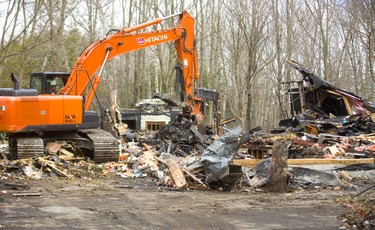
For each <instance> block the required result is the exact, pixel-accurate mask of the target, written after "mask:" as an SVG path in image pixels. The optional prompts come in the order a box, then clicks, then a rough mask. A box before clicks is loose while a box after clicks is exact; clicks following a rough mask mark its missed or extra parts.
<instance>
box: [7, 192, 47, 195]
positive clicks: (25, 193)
mask: <svg viewBox="0 0 375 230" xmlns="http://www.w3.org/2000/svg"><path fill="white" fill-rule="evenodd" d="M41 195H42V193H40V192H21V193H13V196H41Z"/></svg>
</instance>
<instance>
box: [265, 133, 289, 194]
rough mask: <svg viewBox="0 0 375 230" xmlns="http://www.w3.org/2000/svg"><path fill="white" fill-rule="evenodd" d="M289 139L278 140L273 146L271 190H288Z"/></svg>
mask: <svg viewBox="0 0 375 230" xmlns="http://www.w3.org/2000/svg"><path fill="white" fill-rule="evenodd" d="M287 146H288V141H286V140H277V141H275V142H274V143H273V148H272V165H271V178H270V183H269V191H270V192H286V191H287V186H286V183H287V170H288V147H287Z"/></svg>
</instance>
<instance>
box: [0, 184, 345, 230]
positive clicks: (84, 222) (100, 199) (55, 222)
mask: <svg viewBox="0 0 375 230" xmlns="http://www.w3.org/2000/svg"><path fill="white" fill-rule="evenodd" d="M13 182H14V181H13ZM17 183H25V184H28V185H30V189H29V190H9V189H8V190H3V192H2V193H1V195H0V207H1V209H0V229H51V228H53V229H338V228H339V227H340V226H342V225H343V224H342V222H341V221H339V220H337V218H336V217H337V216H338V215H340V214H341V213H343V212H344V211H345V208H343V207H342V206H341V205H340V204H339V203H337V202H336V201H335V200H336V198H337V197H340V196H343V195H344V194H345V195H347V194H348V192H344V191H334V190H318V191H298V192H292V193H285V194H273V193H263V192H262V193H260V192H259V193H257V192H252V193H235V192H223V191H211V190H210V191H202V190H200V191H198V190H195V191H193V190H190V191H175V190H168V189H164V188H159V187H157V186H156V185H154V184H153V183H152V182H147V181H146V180H144V179H137V180H135V179H123V178H120V177H115V178H114V177H110V178H102V179H92V180H84V179H75V180H65V179H54V178H48V179H44V180H22V181H17ZM22 192H40V193H41V196H25V197H16V196H13V194H14V193H22Z"/></svg>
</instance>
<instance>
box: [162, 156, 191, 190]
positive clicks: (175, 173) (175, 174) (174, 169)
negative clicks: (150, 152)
mask: <svg viewBox="0 0 375 230" xmlns="http://www.w3.org/2000/svg"><path fill="white" fill-rule="evenodd" d="M166 163H167V166H168V169H169V172H170V173H171V177H172V179H173V181H174V183H175V184H176V186H177V188H186V187H187V181H186V179H185V176H184V173H183V172H182V170H181V168H180V165H179V164H178V163H177V162H176V161H174V160H172V159H168V160H167V161H166Z"/></svg>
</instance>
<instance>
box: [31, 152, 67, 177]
mask: <svg viewBox="0 0 375 230" xmlns="http://www.w3.org/2000/svg"><path fill="white" fill-rule="evenodd" d="M38 162H39V163H41V164H42V165H45V166H47V167H49V168H50V169H51V170H52V171H54V172H55V173H56V174H57V175H60V176H64V177H68V178H72V177H73V175H70V174H67V173H65V172H63V171H62V170H60V169H58V168H57V165H56V163H55V162H53V161H49V160H45V159H43V158H42V157H39V159H38Z"/></svg>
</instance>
